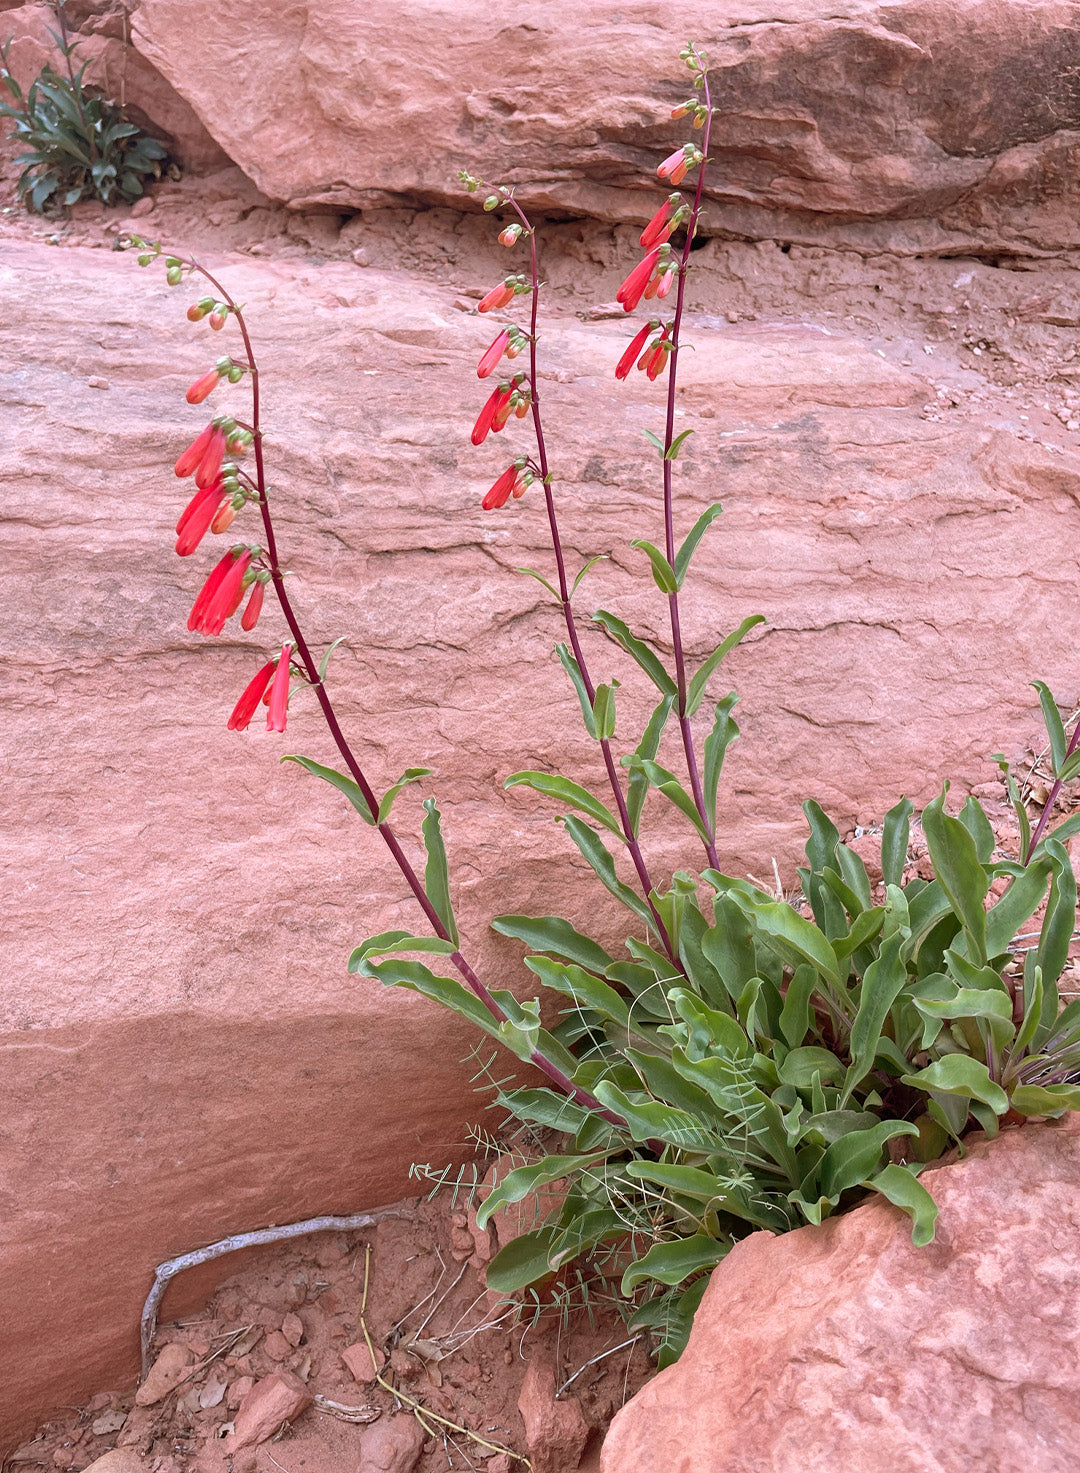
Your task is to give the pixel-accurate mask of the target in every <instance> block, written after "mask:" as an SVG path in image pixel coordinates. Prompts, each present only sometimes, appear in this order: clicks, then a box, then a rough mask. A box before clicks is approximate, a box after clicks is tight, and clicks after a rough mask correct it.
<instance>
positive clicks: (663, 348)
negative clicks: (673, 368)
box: [645, 327, 668, 380]
mask: <svg viewBox="0 0 1080 1473" xmlns="http://www.w3.org/2000/svg"><path fill="white" fill-rule="evenodd" d="M667 361H668V342H667V328H666V327H665V328H664V331H663V333H662V334H661V336H660V341H659V342H658V343H657V345H656V347H655V348H654V349H653V350H652V352H651V353H650V354H649V359H648V362H647V363H646V364H645V372H646V373H647V374H648V376H649V378H650V379H654V380H655V379H657V378H659V376H660V374H662V373H663V371H664V369H665V368H666V367H667Z"/></svg>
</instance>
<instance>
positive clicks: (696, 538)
mask: <svg viewBox="0 0 1080 1473" xmlns="http://www.w3.org/2000/svg"><path fill="white" fill-rule="evenodd" d="M723 509H724V508H723V507H722V506H721V505H720V503H719V502H718V501H714V502H713V503H712V505H711V506H707V507H706V508H705V510H704V511H703V512H702V513H701V515H700V516H699V517H698V519H697V521H696V522H695V523H694V525H693V526H692V527H691V528H690V530H689V532H688V533H687V534H686V537H685V539H684V541H683V544H682V546H681V547H680V548H679V550H678V552H677V553H676V554H675V576H676V578H677V579H678V580H679V587H680V588H681V587H682V586H683V584H684V583H685V582H686V573H687V569H688V568H689V567H690V559H691V558H692V557H693V556H694V553H695V552H696V551H697V548H698V543H699V542H700V541H701V539H702V538H703V537H704V536H705V533H706V532H707V531H708V529H709V528H710V527H711V526H712V524H713V522H715V521H716V518H717V517H718V516H719V515H720V513H721V512H722V511H723Z"/></svg>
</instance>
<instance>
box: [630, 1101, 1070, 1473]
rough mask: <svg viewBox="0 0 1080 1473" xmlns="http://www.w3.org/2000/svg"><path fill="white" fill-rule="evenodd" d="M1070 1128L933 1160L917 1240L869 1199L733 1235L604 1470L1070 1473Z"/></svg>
mask: <svg viewBox="0 0 1080 1473" xmlns="http://www.w3.org/2000/svg"><path fill="white" fill-rule="evenodd" d="M1078 1131H1080V1127H1078V1125H1077V1123H1076V1121H1075V1120H1072V1121H1070V1122H1069V1123H1068V1124H1066V1125H1064V1126H1060V1127H1057V1126H1033V1127H1027V1128H1025V1129H1024V1130H1022V1131H1014V1132H1011V1133H1007V1134H1005V1135H1004V1136H1003V1137H1002V1138H1001V1139H1000V1140H999V1141H997V1142H994V1143H993V1144H987V1143H983V1144H981V1145H977V1146H975V1147H973V1148H972V1150H971V1152H970V1154H969V1155H968V1156H967V1157H966V1158H965V1159H964V1160H962V1161H958V1162H956V1163H955V1164H953V1165H950V1166H943V1167H939V1168H937V1169H935V1170H933V1171H930V1172H928V1173H927V1174H926V1175H925V1176H924V1177H923V1178H922V1180H923V1181H924V1182H925V1184H926V1185H927V1187H928V1188H929V1189H930V1191H931V1193H932V1195H933V1197H934V1199H935V1201H936V1202H937V1204H938V1207H939V1208H940V1216H939V1218H938V1229H937V1238H936V1240H935V1242H934V1243H933V1244H932V1245H931V1246H930V1247H928V1248H915V1247H913V1246H912V1243H911V1232H910V1228H911V1224H910V1222H909V1221H908V1220H907V1218H905V1217H903V1216H902V1215H901V1214H900V1213H899V1212H898V1211H897V1210H896V1209H895V1208H893V1207H890V1206H888V1205H887V1204H886V1203H884V1202H881V1201H877V1202H872V1203H870V1204H868V1205H867V1206H864V1207H860V1208H858V1209H857V1210H856V1211H855V1212H852V1213H850V1214H848V1215H847V1216H846V1217H838V1218H832V1219H831V1220H830V1221H828V1222H826V1223H825V1224H824V1225H823V1226H821V1227H819V1228H809V1227H808V1228H802V1229H801V1230H800V1231H798V1232H795V1233H788V1234H787V1235H786V1236H784V1237H781V1238H772V1237H770V1236H769V1235H768V1234H767V1233H755V1234H754V1235H753V1236H752V1237H750V1238H747V1239H745V1240H744V1241H743V1242H742V1243H740V1244H738V1245H737V1246H736V1247H735V1249H734V1250H733V1251H732V1253H731V1254H730V1255H729V1256H728V1257H727V1258H726V1259H725V1260H724V1262H723V1263H722V1264H721V1265H720V1267H719V1268H718V1269H716V1270H715V1272H714V1273H713V1277H712V1281H711V1282H710V1284H709V1287H708V1289H707V1290H706V1292H705V1297H704V1299H703V1300H702V1302H701V1306H700V1308H699V1309H698V1312H697V1315H696V1316H695V1319H694V1328H693V1331H692V1333H691V1336H690V1342H689V1344H688V1346H687V1348H686V1350H685V1351H684V1353H683V1355H682V1357H681V1359H680V1360H679V1361H678V1362H677V1363H676V1364H675V1365H674V1366H671V1367H669V1369H667V1370H666V1371H661V1373H660V1374H659V1375H658V1376H657V1377H656V1378H655V1379H654V1380H653V1381H651V1382H650V1383H649V1384H648V1385H647V1386H646V1387H644V1389H643V1390H641V1391H639V1392H638V1394H637V1396H635V1397H634V1398H633V1400H632V1401H631V1402H629V1403H628V1404H627V1406H626V1407H624V1408H623V1410H622V1411H621V1412H620V1413H619V1414H618V1416H617V1417H616V1419H615V1422H614V1423H613V1425H612V1427H611V1430H610V1432H609V1433H608V1436H607V1439H606V1441H605V1443H604V1450H603V1456H602V1459H601V1466H602V1469H603V1473H655V1470H656V1469H658V1468H663V1469H664V1473H838V1470H840V1469H843V1473H883V1470H885V1469H888V1473H973V1470H975V1469H978V1470H979V1473H1073V1470H1074V1469H1075V1468H1076V1448H1077V1441H1078V1439H1080V1402H1078V1398H1080V1269H1078V1266H1077V1255H1076V1243H1077V1241H1078V1237H1080V1134H1078Z"/></svg>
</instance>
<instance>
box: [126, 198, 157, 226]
mask: <svg viewBox="0 0 1080 1473" xmlns="http://www.w3.org/2000/svg"><path fill="white" fill-rule="evenodd" d="M131 213H132V215H134V216H135V218H136V219H137V220H138V219H141V218H142V216H143V215H152V214H153V213H154V197H153V195H150V194H143V195H140V196H139V198H138V199H137V200H136V201H135V203H134V204H133V205H132V207H131Z"/></svg>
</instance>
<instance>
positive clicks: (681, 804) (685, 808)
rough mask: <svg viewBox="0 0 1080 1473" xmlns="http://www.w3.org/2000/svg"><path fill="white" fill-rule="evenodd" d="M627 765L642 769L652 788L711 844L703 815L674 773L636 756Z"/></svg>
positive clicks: (703, 840) (703, 839) (702, 838)
mask: <svg viewBox="0 0 1080 1473" xmlns="http://www.w3.org/2000/svg"><path fill="white" fill-rule="evenodd" d="M627 765H628V766H630V767H631V768H632V770H637V769H638V768H639V767H640V770H641V771H643V772H644V773H645V776H646V777H647V778H648V780H649V785H650V787H653V788H655V789H656V791H657V792H658V793H662V794H663V796H664V797H665V798H666V799H667V800H668V802H669V803H671V804H673V805H674V806H675V807H676V808H677V809H678V810H679V812H680V813H681V814H682V815H683V817H684V818H688V819H689V820H690V822H691V823H692V824H693V826H694V828H695V829H696V830H697V832H698V835H699V837H700V838H701V840H702V842H703V843H705V844H708V843H709V841H710V835H709V831H708V830H707V829H706V827H705V825H704V823H703V822H702V819H701V814H700V813H699V812H698V811H697V806H696V804H695V803H694V800H693V798H692V797H691V796H690V794H689V793H688V792H687V791H686V789H685V788H684V787H683V785H682V783H680V782H679V779H678V778H677V777H676V776H675V774H674V773H673V772H669V771H668V770H667V768H666V767H661V766H660V764H659V763H657V762H650V761H648V760H647V759H646V758H642V757H636V756H635V757H631V758H630V759H629V762H628V764H627Z"/></svg>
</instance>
